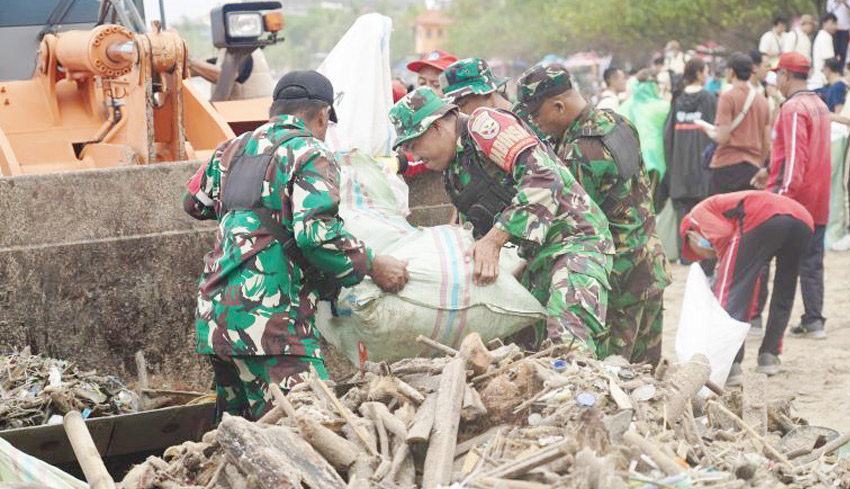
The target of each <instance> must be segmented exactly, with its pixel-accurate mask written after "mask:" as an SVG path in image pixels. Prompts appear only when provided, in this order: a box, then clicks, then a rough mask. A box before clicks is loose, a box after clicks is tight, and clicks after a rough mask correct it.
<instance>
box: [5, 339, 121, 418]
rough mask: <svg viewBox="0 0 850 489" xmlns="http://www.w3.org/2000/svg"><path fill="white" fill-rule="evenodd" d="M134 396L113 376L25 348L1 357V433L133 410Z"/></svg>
mask: <svg viewBox="0 0 850 489" xmlns="http://www.w3.org/2000/svg"><path fill="white" fill-rule="evenodd" d="M137 409H138V397H137V396H136V394H135V393H134V392H132V391H130V390H128V389H127V388H125V386H124V385H123V384H122V383H121V382H119V381H118V379H116V378H115V377H108V376H101V375H97V373H96V372H94V371H82V370H79V369H78V368H77V367H76V366H75V365H74V364H73V363H70V362H66V361H64V360H57V359H55V358H48V357H45V356H43V355H33V354H32V353H30V349H29V348H28V347H27V348H25V349H23V350H20V351H12V352H11V353H8V354H0V430H5V429H10V428H21V427H24V426H36V425H42V424H47V423H48V422H50V421H51V417H55V418H54V422H61V419H62V418H61V416H62V415H64V414H65V413H67V412H70V411H80V412H82V413H84V415H85V417H98V416H107V415H111V414H122V413H129V412H134V411H136V410H137Z"/></svg>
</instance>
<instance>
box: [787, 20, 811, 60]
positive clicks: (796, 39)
mask: <svg viewBox="0 0 850 489" xmlns="http://www.w3.org/2000/svg"><path fill="white" fill-rule="evenodd" d="M814 31H815V18H814V17H812V16H811V15H809V14H805V15H802V16H800V23H799V24H798V25H797V27H795V28H793V29H791V30H790V31H789V32H786V33H785V35H784V36H783V37H782V52H783V53H792V52H797V53H800V54H802V55H803V56H805V57H806V59H807V60H809V61H811V60H812V33H813V32H814Z"/></svg>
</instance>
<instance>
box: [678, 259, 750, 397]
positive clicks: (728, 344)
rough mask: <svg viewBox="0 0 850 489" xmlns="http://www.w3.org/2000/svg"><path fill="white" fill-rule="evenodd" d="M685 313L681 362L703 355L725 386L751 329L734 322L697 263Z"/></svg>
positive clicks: (680, 336) (714, 376)
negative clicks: (733, 363) (695, 355)
mask: <svg viewBox="0 0 850 489" xmlns="http://www.w3.org/2000/svg"><path fill="white" fill-rule="evenodd" d="M681 310H682V313H681V316H680V317H679V327H678V330H677V331H676V355H677V356H678V357H679V361H680V362H683V363H684V362H686V361H688V360H689V359H690V358H691V357H692V356H693V355H694V354H696V353H702V354H703V355H705V356H706V357H708V360H709V363H710V364H711V380H712V381H714V383H716V384H718V385H724V384H725V383H726V377H728V376H729V369H730V368H732V362H733V361H734V360H735V355H737V354H738V349H740V348H741V345H742V344H743V343H744V339H745V338H746V337H747V333H748V332H749V330H750V325H749V324H747V323H744V322H741V321H737V320H735V319H732V317H730V316H729V314H728V313H727V312H726V311H725V310H724V309H723V307H721V306H720V302H718V300H717V298H716V297H715V296H714V293H713V292H712V290H711V287H710V286H709V284H708V279H707V278H706V276H705V273H703V271H702V268H700V266H699V264H696V263H694V264H692V265H691V269H690V272H689V273H688V281H687V283H686V284H685V296H684V298H683V299H682V309H681ZM702 392H703V393H705V392H707V389H703V391H702Z"/></svg>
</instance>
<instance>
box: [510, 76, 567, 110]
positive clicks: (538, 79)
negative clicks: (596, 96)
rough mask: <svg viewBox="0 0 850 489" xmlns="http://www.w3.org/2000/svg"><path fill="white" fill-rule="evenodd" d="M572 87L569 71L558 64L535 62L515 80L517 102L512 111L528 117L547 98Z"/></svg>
mask: <svg viewBox="0 0 850 489" xmlns="http://www.w3.org/2000/svg"><path fill="white" fill-rule="evenodd" d="M571 88H573V84H572V81H571V80H570V72H569V71H568V70H567V69H566V68H565V67H564V66H563V65H560V64H556V63H552V64H537V65H534V66H532V67H531V68H529V69H527V70H525V73H523V74H522V76H520V77H519V80H518V81H517V104H516V105H515V106H514V112H515V113H516V114H517V115H519V116H520V117H523V118H525V117H528V116H530V115H532V114H534V113H535V112H537V110H539V109H540V106H541V105H543V102H545V101H546V100H547V99H549V98H551V97H554V96H556V95H560V94H562V93H564V92H566V91H567V90H570V89H571Z"/></svg>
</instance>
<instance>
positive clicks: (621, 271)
mask: <svg viewBox="0 0 850 489" xmlns="http://www.w3.org/2000/svg"><path fill="white" fill-rule="evenodd" d="M617 124H626V125H628V126H629V129H631V130H632V131H634V127H632V126H631V124H629V122H628V121H626V120H625V119H624V118H623V117H622V116H619V115H617V114H615V113H613V112H611V111H608V110H597V109H595V108H593V107H591V106H588V107H587V108H586V109H585V110H584V111H583V112H582V113H581V115H580V116H579V117H578V118H577V119H576V120H575V121H574V122H573V124H572V125H571V126H570V127H569V128H568V129H567V130H566V131H565V132H564V134H563V135H562V136H561V137H560V138H559V139H557V140H556V141H555V151H556V152H557V154H558V156H559V157H560V159H561V160H562V161H563V162H564V164H565V165H566V166H567V167H568V168H569V170H570V171H571V172H572V174H573V175H575V177H576V179H577V180H578V182H579V183H580V184H581V186H582V187H584V189H585V191H586V192H587V193H588V195H590V197H591V198H592V199H593V200H594V202H596V203H597V204H599V207H601V208H602V211H603V212H604V213H605V216H606V217H607V218H608V223H609V228H610V230H611V235H612V237H613V239H614V245H615V247H616V250H617V255H616V258H615V259H614V269H613V271H612V273H611V286H612V289H613V290H612V294H611V298H610V302H611V304H612V305H613V306H615V307H616V306H620V305H626V304H630V303H634V302H637V301H640V300H643V299H645V298H647V297H650V296H652V295H655V294H658V293H661V292H662V291H663V290H664V288H665V287H667V286H668V285H669V284H670V274H669V272H668V270H667V260H666V258H665V256H664V252H663V250H662V247H661V241H660V240H659V238H658V234H657V232H656V229H655V210H654V206H653V199H652V191H651V190H650V186H649V179H648V177H647V174H646V168H645V166H644V164H643V161H642V159H641V161H640V166H639V167H638V168H637V171H636V172H634V173H633V175H631V176H630V177H628V178H622V179H621V177H620V167H619V165H618V164H617V161H616V160H615V159H614V156H613V155H612V153H611V151H609V149H608V148H606V147H605V146H604V145H603V144H602V141H601V138H600V137H599V136H601V135H605V134H609V133H611V131H613V130H614V128H615V126H616V125H617ZM635 137H636V132H635ZM634 151H635V152H636V155H640V148H639V147H636V148H634Z"/></svg>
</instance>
